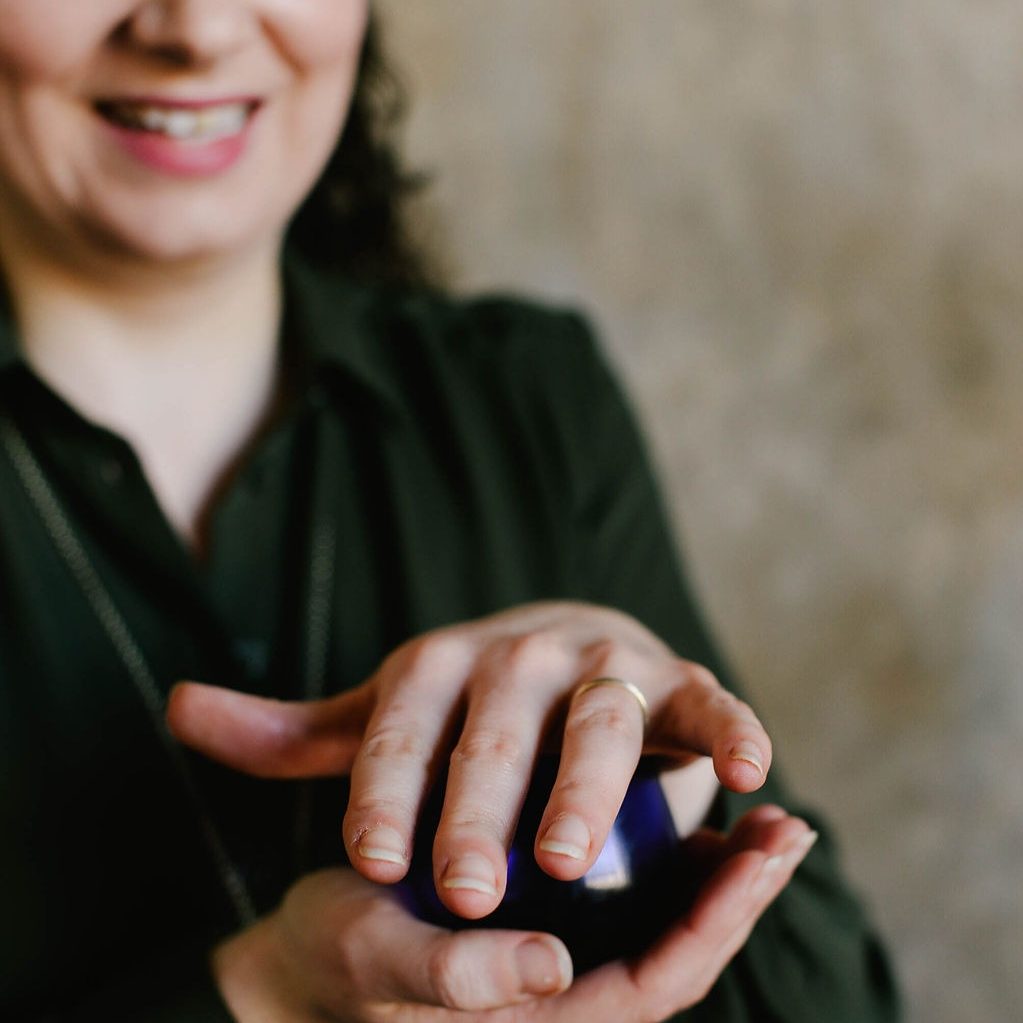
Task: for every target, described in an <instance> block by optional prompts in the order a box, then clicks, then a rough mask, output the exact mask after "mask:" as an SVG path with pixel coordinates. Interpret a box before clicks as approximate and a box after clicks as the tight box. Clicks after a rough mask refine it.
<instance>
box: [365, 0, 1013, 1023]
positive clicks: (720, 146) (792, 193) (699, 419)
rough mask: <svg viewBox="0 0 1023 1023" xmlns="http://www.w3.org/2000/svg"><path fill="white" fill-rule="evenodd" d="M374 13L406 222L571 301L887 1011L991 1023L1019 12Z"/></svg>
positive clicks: (1006, 575) (1004, 692) (1005, 750)
mask: <svg viewBox="0 0 1023 1023" xmlns="http://www.w3.org/2000/svg"><path fill="white" fill-rule="evenodd" d="M380 6H381V7H382V8H383V9H384V13H385V14H386V15H387V18H386V20H387V24H388V28H389V30H390V40H391V48H392V50H393V51H394V52H395V53H396V55H397V56H398V58H399V63H400V64H401V65H402V66H403V67H404V69H405V73H406V78H407V80H408V82H409V84H410V86H411V89H412V92H413V93H414V95H415V97H416V105H415V108H414V112H413V118H412V120H411V123H410V126H409V136H408V142H409V149H410V152H411V154H412V155H413V156H414V159H415V160H416V161H417V162H418V163H419V164H420V165H421V166H424V167H425V168H427V169H428V170H431V171H433V172H434V173H435V175H436V183H435V185H434V187H433V189H432V190H431V193H430V198H429V201H428V202H426V203H425V204H424V206H423V209H422V210H421V220H420V223H421V228H422V229H423V230H424V231H426V232H427V233H428V234H429V235H430V237H432V238H434V239H435V240H436V241H438V242H439V243H441V244H442V245H443V246H444V247H445V248H446V249H447V251H448V253H449V255H450V262H451V265H452V268H453V274H452V276H453V278H454V280H455V281H456V282H457V283H458V285H459V286H462V287H465V288H473V289H475V288H480V287H492V286H501V287H512V288H515V289H522V290H526V291H528V292H532V293H534V294H539V295H543V296H548V297H551V298H554V299H557V300H568V301H571V302H575V303H581V304H583V305H584V306H585V307H587V308H588V309H589V310H590V311H591V312H592V314H593V315H594V317H595V318H596V320H597V322H598V324H599V325H600V327H601V330H602V333H603V335H604V338H605V340H606V343H607V345H608V347H609V349H610V350H611V352H612V355H613V357H614V358H615V360H616V362H617V363H618V365H619V366H620V368H621V370H622V373H623V376H624V378H625V379H626V381H627V383H628V384H629V386H630V389H631V391H632V393H633V394H634V397H635V400H636V403H637V406H638V408H639V411H640V413H641V416H642V418H643V420H644V422H645V424H646V426H647V429H648V432H649V435H650V437H651V440H652V443H653V446H654V449H655V452H656V454H657V457H658V460H659V463H660V465H661V467H662V472H663V478H664V481H665V485H666V487H667V488H668V490H669V494H670V497H671V499H672V501H673V504H674V507H675V509H676V510H677V514H678V519H677V524H678V529H679V534H680V536H681V538H682V540H683V542H684V545H685V547H686V551H687V554H688V557H689V561H690V566H691V570H692V572H693V574H694V577H695V580H696V583H697V586H698V589H699V591H700V593H701V595H702V596H703V598H704V600H705V602H706V605H707V607H708V609H709V611H710V614H711V617H712V619H713V621H714V623H715V625H716V627H717V630H718V632H719V634H720V636H721V638H722V641H723V643H724V645H725V646H726V648H727V650H728V651H729V653H730V654H731V656H732V658H733V660H734V662H735V663H736V665H737V667H738V668H739V670H740V673H741V675H742V676H743V678H744V679H745V680H746V683H747V685H748V687H749V688H750V689H751V690H752V692H753V694H754V698H755V701H756V702H757V703H758V705H759V706H760V707H761V709H762V710H763V712H764V714H765V716H766V717H767V719H768V721H769V724H770V725H771V728H772V731H773V733H774V734H775V737H776V740H777V745H778V750H779V752H780V756H781V759H782V761H783V762H784V763H785V764H786V765H787V769H788V773H789V775H790V776H791V777H792V779H793V780H794V781H795V783H796V786H797V788H798V789H799V791H800V792H801V793H802V794H803V795H804V796H806V797H808V798H809V799H811V800H813V801H814V802H816V803H817V804H819V805H820V806H821V807H822V808H823V809H825V810H826V811H827V812H828V813H829V814H830V816H831V818H832V819H833V821H834V822H835V823H836V824H837V825H838V827H839V829H840V831H841V833H842V835H843V837H844V844H845V850H846V856H847V863H848V867H849V870H850V873H851V875H852V876H853V878H854V879H855V881H856V883H857V884H858V885H859V886H860V888H861V889H862V890H863V891H864V892H865V894H866V896H867V898H868V900H869V902H870V903H871V905H872V907H873V910H874V913H875V916H876V917H877V918H878V919H879V920H880V922H881V924H882V926H883V928H884V930H885V931H886V933H887V934H888V936H889V939H890V941H891V943H892V945H893V947H894V948H895V950H896V954H897V957H898V962H899V967H900V970H901V973H902V975H903V978H904V981H905V984H906V987H907V989H908V991H909V994H910V999H911V1006H912V1009H913V1018H914V1019H917V1020H921V1021H923V1020H926V1021H928V1023H962V1021H966V1020H968V1021H971V1023H972V1021H977V1023H987V1021H1001V1020H1009V1019H1016V1018H1019V1015H1018V1014H1019V1011H1020V1006H1021V1005H1023V981H1021V971H1020V965H1021V963H1023V885H1021V884H1020V883H1019V878H1020V864H1021V863H1023V781H1021V778H1023V683H1021V677H1020V676H1021V671H1023V628H1021V625H1023V447H1021V438H1023V400H1021V393H1023V392H1021V388H1023V347H1021V340H1020V337H1019V324H1020V322H1021V320H1023V275H1021V267H1023V130H1021V129H1023V60H1021V58H1020V54H1021V53H1023V9H1021V8H1020V7H1019V5H1018V4H1016V3H1011V2H1008V0H974V2H972V3H970V4H955V3H949V2H947V0H906V2H904V3H891V2H887V0H857V2H855V3H850V2H842V3H838V2H835V0H813V2H811V0H748V2H746V3H727V2H722V0H634V2H632V3H623V2H621V0H586V2H585V3H581V2H579V0H514V2H512V0H488V2H487V3H486V4H482V3H468V2H459V0H432V2H431V3H428V4H412V3H401V2H398V0H388V2H386V3H382V4H381V5H380Z"/></svg>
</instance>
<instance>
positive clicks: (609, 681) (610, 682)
mask: <svg viewBox="0 0 1023 1023" xmlns="http://www.w3.org/2000/svg"><path fill="white" fill-rule="evenodd" d="M597 686H617V687H618V688H619V689H624V690H625V691H626V692H627V693H628V694H629V695H630V696H631V697H633V699H635V701H636V703H638V704H639V709H640V712H641V713H642V715H643V731H644V732H645V731H646V730H647V726H648V725H649V724H650V704H649V703H647V702H646V697H645V696H644V695H643V691H642V690H641V689H640V688H639V686H634V685H633V684H632V683H631V682H626V681H625V679H623V678H612V677H611V676H607V677H606V678H591V679H590V680H589V681H588V682H580V683H579V685H577V686H576V687H575V691H574V692H573V693H572V699H573V700H574V699H575V698H576V697H577V696H582V694H583V693H588V692H589V691H590V690H591V689H596V688H597Z"/></svg>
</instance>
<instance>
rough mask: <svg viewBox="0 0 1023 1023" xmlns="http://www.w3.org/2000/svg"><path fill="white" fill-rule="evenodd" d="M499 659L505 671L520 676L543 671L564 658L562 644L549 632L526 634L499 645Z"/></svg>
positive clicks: (513, 637)
mask: <svg viewBox="0 0 1023 1023" xmlns="http://www.w3.org/2000/svg"><path fill="white" fill-rule="evenodd" d="M501 647H502V648H503V649H502V651H501V659H502V661H503V662H504V665H505V667H506V669H507V670H509V671H511V672H513V673H515V674H521V675H530V674H534V673H539V672H541V671H545V670H546V669H548V668H549V667H550V665H551V664H552V663H554V664H556V663H558V662H560V661H561V660H562V659H563V658H564V656H565V646H564V643H563V642H562V641H561V640H560V639H559V638H558V637H557V636H556V635H554V634H553V633H550V632H527V633H525V634H524V635H521V636H512V637H510V638H508V639H506V640H504V641H503V643H502V644H501Z"/></svg>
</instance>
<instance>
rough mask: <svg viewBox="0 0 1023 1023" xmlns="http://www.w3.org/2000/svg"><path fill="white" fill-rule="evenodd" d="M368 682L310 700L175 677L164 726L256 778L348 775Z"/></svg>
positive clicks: (364, 715)
mask: <svg viewBox="0 0 1023 1023" xmlns="http://www.w3.org/2000/svg"><path fill="white" fill-rule="evenodd" d="M373 703H374V697H373V693H372V690H371V689H370V688H369V686H368V684H367V685H362V686H359V687H358V688H357V689H352V690H349V691H348V692H345V693H340V694H338V695H337V696H333V697H331V698H330V699H327V700H316V701H312V702H308V703H299V702H285V701H282V700H268V699H264V698H263V697H260V696H251V695H249V694H247V693H239V692H235V691H234V690H233V689H224V688H222V687H220V686H210V685H203V684H202V683H200V682H179V683H178V684H177V685H176V686H175V687H174V689H173V690H172V691H171V694H170V698H169V699H168V701H167V727H168V728H169V729H170V731H171V734H172V735H173V736H174V737H175V738H176V739H178V740H179V741H180V742H182V743H184V744H185V745H186V746H191V747H192V749H194V750H197V751H198V752H200V753H202V754H204V755H205V756H208V757H210V758H211V759H213V760H217V761H219V762H220V763H222V764H226V765H227V766H228V767H232V768H234V769H235V770H237V771H244V772H245V773H246V774H254V775H257V776H259V777H261V778H315V777H323V776H328V775H338V774H347V773H348V771H349V769H350V768H351V765H352V761H353V760H354V759H355V754H356V751H357V750H358V748H359V744H360V742H361V740H362V733H363V730H364V728H365V726H366V722H367V721H368V720H369V715H370V712H371V711H372V709H373Z"/></svg>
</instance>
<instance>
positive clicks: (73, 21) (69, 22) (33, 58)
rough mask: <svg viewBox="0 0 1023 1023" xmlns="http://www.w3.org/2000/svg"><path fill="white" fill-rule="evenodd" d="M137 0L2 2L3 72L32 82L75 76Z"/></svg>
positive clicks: (0, 43) (0, 41) (0, 42)
mask: <svg viewBox="0 0 1023 1023" xmlns="http://www.w3.org/2000/svg"><path fill="white" fill-rule="evenodd" d="M130 7H131V0H87V2H77V3H71V2H68V0H0V68H2V69H3V76H4V78H5V79H7V78H19V79H25V80H29V81H38V80H52V79H57V78H62V77H64V76H66V75H70V74H73V73H74V72H75V71H76V70H77V69H78V68H79V67H80V66H81V65H82V64H83V63H84V62H85V61H87V60H88V59H89V58H90V56H91V55H92V54H93V53H94V52H95V51H96V50H97V49H98V48H99V47H101V46H102V45H103V43H104V41H105V40H106V39H107V37H108V36H109V34H110V33H111V32H112V31H113V30H114V28H115V27H116V26H117V24H118V23H119V21H121V20H122V19H123V18H124V16H125V14H126V12H127V11H128V10H129V9H130Z"/></svg>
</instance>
